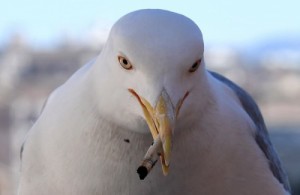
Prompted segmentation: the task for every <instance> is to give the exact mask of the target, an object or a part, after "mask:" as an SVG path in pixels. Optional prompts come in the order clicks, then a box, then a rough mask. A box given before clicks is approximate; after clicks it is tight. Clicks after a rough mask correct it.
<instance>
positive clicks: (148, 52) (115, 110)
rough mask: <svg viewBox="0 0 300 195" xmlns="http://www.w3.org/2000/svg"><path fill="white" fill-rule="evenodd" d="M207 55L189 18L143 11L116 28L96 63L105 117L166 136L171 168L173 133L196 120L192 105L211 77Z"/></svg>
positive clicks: (138, 130) (153, 133)
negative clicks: (207, 73) (197, 91)
mask: <svg viewBox="0 0 300 195" xmlns="http://www.w3.org/2000/svg"><path fill="white" fill-rule="evenodd" d="M203 51H204V44H203V38H202V33H201V31H200V29H199V28H198V26H197V25H196V24H195V23H194V22H193V21H192V20H190V19H189V18H187V17H185V16H183V15H180V14H176V13H173V12H169V11H164V10H139V11H135V12H132V13H129V14H127V15H125V16H124V17H122V18H121V19H120V20H118V21H117V22H116V24H115V25H114V26H113V27H112V29H111V32H110V35H109V38H108V40H107V43H106V44H105V46H104V48H103V50H102V52H101V54H100V55H99V57H98V59H97V60H96V65H97V66H96V68H97V69H96V71H94V72H95V73H96V75H95V78H96V79H97V80H96V81H97V82H96V91H97V93H98V97H97V98H98V99H99V108H100V109H101V113H103V114H104V115H105V117H107V119H108V120H112V121H113V122H114V123H115V124H118V126H121V127H123V128H124V129H128V130H131V131H135V132H139V133H149V132H151V134H152V136H153V137H154V138H155V137H156V136H161V139H162V142H163V149H164V155H165V163H166V165H168V164H169V156H170V149H171V138H172V135H173V133H176V131H181V130H182V131H183V130H184V129H178V127H179V126H182V125H180V124H184V123H187V121H192V119H193V118H195V116H194V115H193V113H194V112H193V111H194V110H195V109H196V107H195V106H196V105H194V104H193V102H194V101H191V100H192V99H195V96H194V93H195V89H196V88H197V87H198V85H199V84H200V83H201V80H202V78H203V76H204V74H205V70H204V60H203ZM198 101H199V100H198ZM149 129H150V131H149Z"/></svg>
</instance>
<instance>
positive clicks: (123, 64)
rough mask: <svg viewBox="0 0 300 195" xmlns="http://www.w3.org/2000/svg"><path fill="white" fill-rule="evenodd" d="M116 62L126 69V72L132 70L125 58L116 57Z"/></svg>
mask: <svg viewBox="0 0 300 195" xmlns="http://www.w3.org/2000/svg"><path fill="white" fill-rule="evenodd" d="M118 60H119V63H120V64H121V66H122V67H123V68H124V69H126V70H130V69H132V65H131V63H130V62H129V61H128V60H127V59H126V58H125V57H122V56H118Z"/></svg>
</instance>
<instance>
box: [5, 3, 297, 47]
mask: <svg viewBox="0 0 300 195" xmlns="http://www.w3.org/2000/svg"><path fill="white" fill-rule="evenodd" d="M0 2H1V3H0V44H3V43H5V42H6V41H7V39H8V37H9V36H10V34H11V33H15V32H21V33H24V34H25V35H26V37H28V39H29V41H30V42H31V43H33V44H34V45H37V46H42V45H51V44H52V43H54V42H55V41H56V40H57V39H58V38H59V37H60V36H61V34H62V32H68V33H69V34H71V35H72V36H73V37H76V38H79V39H80V37H81V36H83V33H84V32H85V31H87V30H88V29H90V28H91V26H93V25H94V24H95V23H97V24H98V25H99V24H100V26H101V25H102V24H103V26H105V27H107V26H110V25H111V24H113V23H114V22H115V21H116V20H117V19H118V18H120V17H121V16H122V15H124V14H126V13H128V12H131V11H134V10H137V9H144V8H159V9H167V10H171V11H175V12H178V13H181V14H184V15H186V16H188V17H189V18H191V19H192V20H194V21H195V22H196V23H197V24H198V25H199V27H200V28H201V30H202V32H203V34H204V38H205V41H206V43H208V44H229V45H236V46H240V45H245V44H251V43H252V42H254V41H258V40H262V39H265V38H269V37H276V36H289V35H293V36H295V35H298V36H300V12H299V8H300V1H299V0H285V1H281V0H251V1H241V0H226V1H225V0H223V1H221V0H206V1H196V0H194V1H191V0H181V1H179V0H151V1H141V0H139V1H138V0H131V1H116V0H107V1H99V0H98V1H96V0H51V1H50V0H6V1H4V0H0Z"/></svg>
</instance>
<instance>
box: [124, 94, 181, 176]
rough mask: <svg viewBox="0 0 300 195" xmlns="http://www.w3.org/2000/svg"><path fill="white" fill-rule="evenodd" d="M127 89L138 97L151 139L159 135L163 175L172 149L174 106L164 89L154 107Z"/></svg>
mask: <svg viewBox="0 0 300 195" xmlns="http://www.w3.org/2000/svg"><path fill="white" fill-rule="evenodd" d="M129 91H130V92H131V93H132V94H133V95H134V96H135V97H136V98H137V99H138V101H139V103H140V105H141V107H142V110H143V113H144V116H145V120H146V122H147V124H148V126H149V129H150V132H151V134H152V137H153V140H156V139H157V137H158V136H159V138H160V140H161V142H162V153H161V156H160V160H161V164H162V170H163V173H164V175H167V174H168V171H169V165H170V157H171V149H172V134H173V128H174V125H175V119H176V117H175V114H176V112H177V111H176V112H175V108H174V106H173V104H172V102H171V100H170V97H169V96H168V94H167V92H166V91H165V90H163V91H162V93H161V95H160V97H159V99H158V101H157V103H156V105H155V107H152V106H151V104H150V103H149V102H148V101H147V100H146V99H144V98H143V97H141V96H139V95H138V94H137V93H136V92H135V91H134V90H133V89H129Z"/></svg>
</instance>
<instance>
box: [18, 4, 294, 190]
mask: <svg viewBox="0 0 300 195" xmlns="http://www.w3.org/2000/svg"><path fill="white" fill-rule="evenodd" d="M203 52H204V44H203V39H202V34H201V31H200V30H199V28H198V27H197V26H196V25H195V24H194V22H192V21H191V20H190V19H188V18H186V17H185V16H182V15H179V14H176V13H172V12H168V11H163V10H139V11H136V12H132V13H129V14H128V15H126V16H124V17H122V18H121V19H120V20H119V21H118V22H117V23H116V24H115V25H114V26H113V28H112V30H111V32H110V35H109V38H108V40H107V43H106V45H105V47H104V49H103V51H102V52H101V54H100V55H99V56H98V57H97V58H96V59H95V60H93V61H91V62H90V63H88V64H87V65H85V66H84V67H83V68H81V69H80V70H79V71H77V72H76V73H75V74H74V75H73V76H72V77H71V78H70V79H69V80H68V81H67V82H66V83H65V84H63V85H62V86H60V87H59V88H57V89H56V90H55V91H54V92H53V93H52V94H51V95H50V97H49V98H48V100H47V103H46V105H45V108H44V109H43V112H42V113H41V115H40V117H39V118H38V120H37V121H36V123H35V124H34V125H33V127H32V129H31V130H30V132H29V134H28V138H27V140H26V143H25V144H24V150H23V154H22V172H21V178H20V185H19V194H20V195H43V194H45V195H48V194H49V195H50V194H51V195H53V194H62V195H65V194H72V195H82V194H89V195H91V194H95V195H96V194H110V195H112V194H130V195H134V194H138V195H140V194H143V195H144V194H145V195H147V194H212V195H216V194H231V195H233V194H236V195H241V194H243V195H245V194H249V195H253V194H262V195H268V194H269V195H276V194H288V191H289V186H288V182H287V178H286V175H285V174H284V172H283V171H282V168H281V165H280V162H279V160H278V157H277V156H276V153H275V152H274V149H273V147H272V145H271V143H270V141H269V138H268V135H267V133H266V129H265V126H264V123H263V120H262V118H261V116H260V112H259V110H257V108H256V105H255V103H254V102H253V100H252V99H251V98H250V97H249V96H248V95H247V94H246V93H245V92H244V91H243V90H241V89H240V88H239V87H237V86H236V85H234V84H233V83H231V82H230V81H228V80H227V79H225V78H223V77H222V76H220V75H217V74H215V73H211V72H208V71H207V70H206V69H205V60H204V58H203ZM124 59H125V61H124ZM122 66H123V67H122ZM131 66H132V67H131ZM128 89H133V90H134V91H135V92H136V93H137V94H138V95H139V96H140V97H143V98H145V99H146V100H147V101H148V102H149V103H150V104H151V105H152V106H155V105H156V104H157V102H158V99H159V97H160V96H161V94H162V91H164V92H166V93H167V94H168V96H169V99H168V100H167V101H168V102H169V103H171V104H172V105H173V106H174V107H175V106H176V105H178V102H180V100H182V99H183V97H184V96H185V94H187V93H188V96H187V97H186V98H185V99H184V102H183V103H182V106H181V108H180V112H179V114H178V116H177V119H176V121H175V123H174V127H173V126H171V127H172V131H173V134H172V140H173V141H172V145H173V146H172V154H171V157H170V167H169V174H168V175H167V176H164V175H163V174H162V171H161V169H160V168H159V166H157V165H156V167H154V168H153V170H152V171H151V172H150V173H149V175H148V176H147V177H146V178H145V180H140V179H139V177H138V175H137V173H136V169H137V167H138V166H139V164H140V162H141V160H142V158H143V156H144V154H145V152H146V151H147V149H148V147H149V146H150V144H151V142H152V140H153V138H152V136H151V134H150V131H149V128H148V126H147V124H146V122H145V119H144V113H143V110H142V108H141V105H140V104H139V102H138V101H137V99H136V97H134V95H133V94H132V93H130V92H129V91H128ZM169 111H170V110H168V111H167V113H169ZM160 134H161V133H160ZM124 140H125V141H124ZM163 143H164V142H163ZM164 152H165V151H164ZM163 154H166V153H163Z"/></svg>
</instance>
